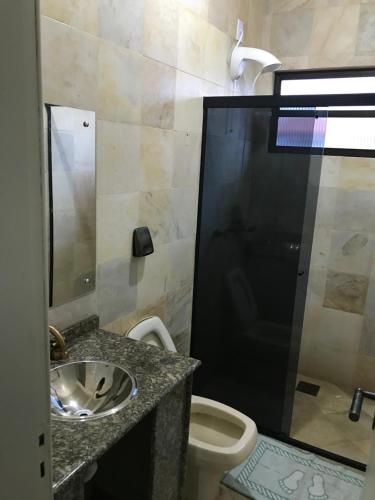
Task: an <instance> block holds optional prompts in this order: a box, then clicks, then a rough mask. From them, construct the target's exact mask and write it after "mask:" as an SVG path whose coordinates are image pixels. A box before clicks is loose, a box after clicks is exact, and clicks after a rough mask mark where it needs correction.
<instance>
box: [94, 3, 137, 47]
mask: <svg viewBox="0 0 375 500" xmlns="http://www.w3.org/2000/svg"><path fill="white" fill-rule="evenodd" d="M130 12H131V15H129V14H130ZM143 18H144V0H137V1H136V2H134V1H133V0H100V1H99V23H98V24H99V29H98V32H99V36H100V37H101V38H104V39H105V40H109V41H111V42H113V43H115V44H117V45H121V46H123V47H126V48H130V49H134V50H138V51H141V50H142V47H143Z"/></svg>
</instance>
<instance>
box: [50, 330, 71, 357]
mask: <svg viewBox="0 0 375 500" xmlns="http://www.w3.org/2000/svg"><path fill="white" fill-rule="evenodd" d="M48 330H49V333H50V334H51V335H52V336H53V337H54V340H53V341H52V342H51V360H53V361H59V360H62V359H69V354H68V351H67V348H66V342H65V338H64V336H63V334H62V333H60V332H59V330H58V329H57V328H55V327H54V326H51V325H50V326H49V327H48Z"/></svg>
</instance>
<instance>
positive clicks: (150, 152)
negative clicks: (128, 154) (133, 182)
mask: <svg viewBox="0 0 375 500" xmlns="http://www.w3.org/2000/svg"><path fill="white" fill-rule="evenodd" d="M175 135H176V133H175V132H173V131H170V130H163V129H160V128H151V127H142V132H141V154H140V169H141V189H142V191H151V190H155V189H167V188H170V187H171V186H172V176H173V163H174V154H175V151H174V147H175Z"/></svg>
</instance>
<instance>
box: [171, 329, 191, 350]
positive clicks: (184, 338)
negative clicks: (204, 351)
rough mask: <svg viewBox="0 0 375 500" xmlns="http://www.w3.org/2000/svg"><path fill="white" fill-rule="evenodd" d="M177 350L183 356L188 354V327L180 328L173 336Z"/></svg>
mask: <svg viewBox="0 0 375 500" xmlns="http://www.w3.org/2000/svg"><path fill="white" fill-rule="evenodd" d="M173 342H174V345H175V346H176V349H177V352H178V353H179V354H182V355H183V356H189V355H190V328H188V329H186V330H182V331H181V332H180V333H179V334H178V335H176V336H175V337H174V338H173Z"/></svg>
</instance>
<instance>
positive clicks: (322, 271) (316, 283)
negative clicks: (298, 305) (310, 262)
mask: <svg viewBox="0 0 375 500" xmlns="http://www.w3.org/2000/svg"><path fill="white" fill-rule="evenodd" d="M327 272H328V270H327V268H325V267H321V268H315V267H310V270H309V281H308V285H307V292H306V306H305V314H306V313H307V311H308V310H309V309H310V308H311V307H312V306H314V305H319V306H322V305H323V300H324V294H325V288H326V281H327Z"/></svg>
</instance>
